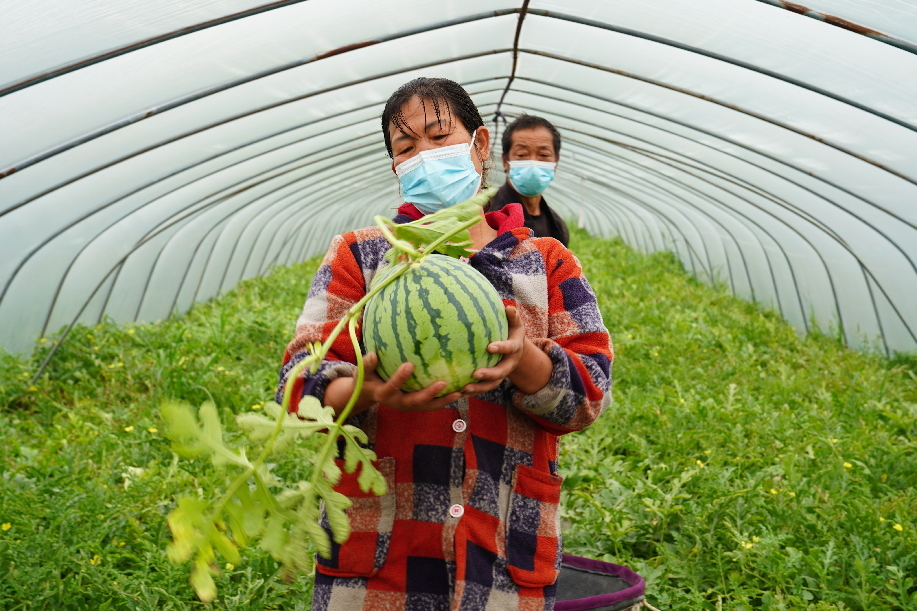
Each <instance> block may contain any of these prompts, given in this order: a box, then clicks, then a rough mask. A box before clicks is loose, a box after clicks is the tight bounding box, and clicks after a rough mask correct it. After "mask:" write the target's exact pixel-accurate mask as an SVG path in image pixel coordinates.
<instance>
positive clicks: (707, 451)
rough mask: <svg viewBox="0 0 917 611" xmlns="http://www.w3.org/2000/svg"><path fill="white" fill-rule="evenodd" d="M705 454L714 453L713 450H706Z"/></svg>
mask: <svg viewBox="0 0 917 611" xmlns="http://www.w3.org/2000/svg"><path fill="white" fill-rule="evenodd" d="M704 454H713V450H704Z"/></svg>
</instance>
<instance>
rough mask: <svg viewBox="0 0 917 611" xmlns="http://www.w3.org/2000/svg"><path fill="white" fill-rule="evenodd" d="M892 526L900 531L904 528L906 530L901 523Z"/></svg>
mask: <svg viewBox="0 0 917 611" xmlns="http://www.w3.org/2000/svg"><path fill="white" fill-rule="evenodd" d="M892 528H894V529H895V530H897V531H898V532H901V531H902V530H904V527H903V526H901V525H900V524H895V525H894V526H892Z"/></svg>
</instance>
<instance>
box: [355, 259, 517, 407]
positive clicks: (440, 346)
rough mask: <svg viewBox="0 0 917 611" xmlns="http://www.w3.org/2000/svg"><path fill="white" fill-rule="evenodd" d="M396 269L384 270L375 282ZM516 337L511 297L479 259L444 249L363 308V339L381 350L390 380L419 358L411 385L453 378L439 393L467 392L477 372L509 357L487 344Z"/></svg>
mask: <svg viewBox="0 0 917 611" xmlns="http://www.w3.org/2000/svg"><path fill="white" fill-rule="evenodd" d="M390 269H392V268H390ZM390 274H391V272H390V271H388V270H386V271H383V272H381V273H380V274H379V275H377V277H376V279H374V281H373V285H374V286H376V285H378V283H380V282H384V281H385V279H386V278H387V277H388V276H389V275H390ZM508 335H509V324H508V323H507V320H506V311H505V310H504V308H503V300H502V299H500V295H499V294H498V293H497V291H496V289H495V288H494V287H493V285H491V284H490V282H488V280H487V278H485V277H484V276H483V275H482V274H481V273H480V272H479V271H477V270H476V269H474V268H473V267H471V265H469V264H467V263H463V262H462V261H459V260H458V259H453V258H452V257H447V256H444V255H431V256H429V257H427V258H426V259H425V260H424V261H423V262H422V263H420V264H419V265H416V266H413V267H411V268H410V269H409V270H408V271H407V272H405V273H404V274H403V275H401V276H400V277H398V278H396V279H395V280H394V281H393V282H391V284H389V285H388V286H386V287H385V288H384V289H382V290H381V291H380V292H379V293H378V294H376V295H375V296H374V297H373V298H372V299H370V301H369V303H367V304H366V309H365V310H364V311H363V342H364V345H365V347H366V351H367V352H373V351H374V352H376V354H377V355H378V357H379V365H378V367H377V368H376V372H377V373H378V374H379V375H380V376H381V377H382V379H384V380H387V379H389V378H390V377H391V376H392V375H393V374H394V373H395V370H396V369H398V367H399V365H401V363H408V362H409V363H413V364H414V372H413V373H412V374H411V377H410V378H409V379H408V381H407V382H406V383H405V384H404V386H402V389H403V390H405V391H415V390H421V389H423V388H426V387H427V386H429V385H430V384H432V383H433V382H436V381H438V380H442V381H445V382H446V388H445V389H443V391H442V392H441V393H440V395H439V396H443V395H446V394H449V393H450V392H454V391H456V390H461V389H462V387H464V386H465V385H466V384H469V383H471V382H474V381H475V380H474V378H472V377H471V374H472V373H474V371H475V370H477V369H479V368H482V367H493V366H494V365H496V364H497V363H498V362H499V361H500V359H501V358H502V356H503V355H502V354H491V353H489V352H487V345H488V344H490V343H491V342H495V341H501V340H505V339H506V338H507V337H508Z"/></svg>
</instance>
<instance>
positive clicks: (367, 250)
mask: <svg viewBox="0 0 917 611" xmlns="http://www.w3.org/2000/svg"><path fill="white" fill-rule="evenodd" d="M382 128H383V137H384V140H385V144H386V148H387V149H388V152H389V155H390V156H391V158H392V169H393V171H394V172H395V174H396V175H397V176H398V178H399V181H400V183H401V189H402V193H403V194H404V197H405V200H406V202H407V203H405V204H404V205H403V206H401V207H400V208H399V210H398V212H399V215H398V217H396V219H395V221H396V222H409V221H411V220H416V219H419V218H422V217H423V216H424V215H425V214H430V213H432V212H435V211H437V210H439V209H442V208H444V207H448V206H451V205H454V204H457V203H460V202H462V201H465V200H466V199H468V198H470V197H472V196H473V195H474V194H475V193H476V192H477V191H478V190H479V189H480V188H481V185H482V184H483V183H484V177H485V176H486V172H487V168H488V163H487V162H488V159H489V156H490V134H489V132H488V130H487V128H486V127H484V122H483V120H482V119H481V116H480V113H479V112H478V110H477V108H476V107H475V106H474V103H473V102H472V101H471V98H470V97H469V96H468V94H467V93H466V92H465V91H464V89H462V88H461V86H459V85H458V84H457V83H454V82H452V81H449V80H446V79H433V78H419V79H415V80H413V81H411V82H409V83H407V84H405V85H404V86H402V87H401V88H399V89H398V90H397V91H396V92H395V93H394V94H392V96H391V98H389V101H388V103H387V104H386V107H385V110H384V111H383V114H382ZM523 222H524V215H523V212H522V207H521V206H520V205H518V204H511V205H508V206H506V207H505V208H503V209H502V210H500V211H499V212H495V213H490V214H487V215H483V213H482V218H481V221H480V222H479V223H478V224H476V225H474V226H472V227H471V229H470V230H469V232H470V234H471V238H472V241H473V243H474V249H476V250H477V251H478V252H477V253H475V254H474V255H473V256H471V257H470V258H469V260H468V263H469V264H470V265H471V266H472V267H474V268H475V269H476V270H477V271H479V272H480V273H481V274H483V275H484V276H485V277H486V278H487V279H488V280H489V281H490V283H491V284H493V286H494V287H495V288H496V290H497V292H498V293H499V294H500V297H501V298H502V299H503V302H504V304H506V306H507V307H506V313H507V319H508V321H509V337H508V339H506V340H505V341H497V342H493V343H491V344H490V345H489V346H488V351H489V352H491V353H494V354H502V355H503V356H502V358H501V360H500V361H499V363H497V364H496V365H495V366H494V367H490V368H483V369H479V370H477V371H476V372H475V375H474V377H475V378H476V380H477V381H476V382H474V383H472V384H468V385H466V386H465V387H463V388H462V389H461V390H459V391H455V392H451V393H449V394H446V395H445V396H443V397H439V398H437V395H438V394H440V393H441V392H442V391H443V390H444V389H445V387H446V384H445V382H435V383H433V384H431V385H430V386H429V387H427V388H425V389H422V390H419V391H415V392H405V391H404V390H403V389H402V386H403V384H404V383H405V382H406V381H407V379H408V378H409V377H410V375H411V372H412V365H411V364H409V363H405V364H403V365H402V366H401V367H399V368H398V369H397V371H395V373H394V374H393V375H391V376H390V377H389V379H388V380H387V381H386V380H383V379H382V378H381V377H379V376H378V375H376V374H375V373H373V372H372V370H373V369H375V367H376V364H377V362H378V359H377V358H376V356H375V355H374V354H369V355H367V356H366V358H365V361H364V363H365V365H366V368H367V375H366V379H365V381H364V385H363V388H362V390H361V394H360V398H359V401H358V403H357V407H356V409H355V413H356V415H354V416H352V417H351V418H350V420H349V422H350V423H351V424H353V425H355V426H358V427H360V428H361V429H363V430H364V431H365V432H366V434H367V436H368V438H369V447H370V448H371V449H372V450H373V451H375V453H376V455H377V456H378V457H379V460H378V468H379V470H380V471H381V472H382V473H383V474H384V475H385V477H386V480H387V483H388V494H387V495H385V496H382V497H373V496H372V495H370V494H365V493H362V492H361V491H360V489H359V486H358V485H357V483H356V479H357V474H356V473H355V474H352V475H349V474H344V476H343V477H342V480H341V483H340V484H339V485H338V486H337V487H336V489H337V490H338V491H340V492H342V493H344V494H346V495H347V496H349V497H351V499H352V500H353V501H354V505H353V506H352V507H351V508H350V509H349V510H348V511H347V513H348V517H349V519H350V522H351V526H352V534H351V536H350V538H349V539H348V540H347V541H346V542H345V543H344V544H342V545H337V544H334V547H333V552H332V557H331V558H322V557H319V558H318V559H317V574H316V580H315V590H314V597H313V603H312V608H313V609H321V610H326V609H327V610H331V611H338V610H340V611H361V610H364V611H379V610H388V609H391V610H396V609H404V610H408V611H410V610H417V611H421V610H422V611H440V610H442V611H459V610H467V611H478V610H481V611H484V610H485V609H487V610H490V609H494V610H499V611H512V610H517V609H518V610H523V609H539V610H545V609H552V608H553V605H554V593H555V589H556V586H555V580H556V577H557V572H558V569H559V567H560V555H561V544H560V529H559V514H558V509H559V500H560V485H561V481H562V480H561V478H560V477H559V476H558V474H557V453H558V437H559V436H560V435H562V434H565V433H569V432H573V431H578V430H582V429H584V428H586V427H587V426H589V425H590V424H592V422H594V421H595V419H596V418H597V417H598V416H599V415H600V414H601V413H602V411H604V409H605V408H606V407H607V406H608V404H609V402H610V385H611V361H612V359H613V354H612V350H611V344H610V340H609V336H608V332H607V330H606V329H605V326H604V325H603V323H602V318H601V315H600V313H599V310H598V306H597V304H596V300H595V295H594V294H593V292H592V290H591V288H590V287H589V283H588V282H587V281H586V279H585V277H584V276H583V274H582V270H581V268H580V266H579V262H578V261H577V260H576V258H575V257H574V256H573V254H572V253H571V252H570V251H569V250H567V249H566V248H565V247H564V246H563V245H562V244H561V243H560V242H558V241H556V240H554V239H552V238H534V237H532V233H531V230H529V229H527V228H525V227H524V226H523ZM388 247H389V244H388V242H387V241H386V240H385V238H384V237H383V236H382V234H381V232H380V231H379V230H378V229H376V228H370V229H361V230H358V231H354V232H350V233H347V234H344V235H342V236H337V237H336V238H335V239H334V240H333V241H332V243H331V246H330V248H329V250H328V254H327V255H326V256H325V259H324V261H323V262H322V265H321V267H320V269H319V271H318V273H317V274H316V276H315V279H314V280H313V283H312V287H311V289H310V291H309V298H308V299H307V301H306V304H305V306H304V308H303V312H302V315H301V316H300V318H299V321H298V323H297V329H296V338H295V339H294V340H293V341H292V342H291V343H290V345H289V346H288V347H287V350H286V353H285V355H284V367H283V369H282V372H281V380H280V382H281V386H280V387H281V389H282V388H283V386H284V385H285V384H286V382H287V379H286V378H287V374H288V373H289V371H290V370H291V369H292V367H293V365H294V364H295V363H296V362H298V361H299V360H301V359H302V358H304V357H305V355H306V354H308V352H307V349H308V346H309V345H310V344H311V343H312V342H316V341H319V342H320V341H324V340H325V338H326V337H327V335H328V334H329V333H330V331H331V330H332V329H333V328H334V326H335V325H336V324H337V322H338V321H339V320H340V319H341V317H342V315H343V314H344V312H346V311H347V309H348V308H350V307H351V306H352V305H353V304H354V303H356V302H357V301H358V300H359V299H360V298H361V297H363V295H365V294H366V292H367V287H368V286H369V285H370V282H371V281H372V279H373V277H374V276H375V274H376V273H377V272H378V271H379V270H380V269H381V268H383V267H384V266H386V265H387V261H385V260H384V259H383V255H384V253H385V251H386V250H388ZM329 356H330V357H331V358H329V359H327V360H325V361H324V362H323V363H322V365H321V367H319V369H318V370H317V371H316V372H315V373H309V372H306V373H305V374H304V375H303V376H302V377H301V378H299V379H297V380H294V381H292V383H293V384H294V388H293V393H294V395H293V396H294V397H297V396H302V395H304V394H309V395H313V396H315V397H317V398H318V399H319V400H321V401H323V403H324V404H325V405H330V406H332V407H334V408H335V409H337V410H340V409H341V408H343V407H344V405H345V404H346V402H347V400H348V398H349V397H350V395H351V394H352V392H353V390H354V387H355V379H354V375H355V369H356V366H355V365H354V363H355V362H356V355H355V354H354V352H353V347H352V345H351V342H350V340H349V338H347V337H346V336H341V337H339V338H338V340H337V341H336V342H335V344H334V346H333V349H332V350H331V352H330V353H329ZM357 412H358V413H357Z"/></svg>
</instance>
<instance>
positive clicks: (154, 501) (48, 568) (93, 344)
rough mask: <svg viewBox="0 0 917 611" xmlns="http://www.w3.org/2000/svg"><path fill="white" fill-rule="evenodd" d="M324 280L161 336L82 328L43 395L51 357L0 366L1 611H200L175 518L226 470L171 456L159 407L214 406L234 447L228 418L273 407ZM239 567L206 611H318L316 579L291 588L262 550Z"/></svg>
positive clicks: (269, 294)
mask: <svg viewBox="0 0 917 611" xmlns="http://www.w3.org/2000/svg"><path fill="white" fill-rule="evenodd" d="M317 267H318V261H317V260H314V261H310V262H308V263H305V264H301V265H297V266H294V267H290V268H278V269H277V270H275V271H274V273H273V274H272V275H271V276H270V277H269V278H257V279H252V280H248V281H246V282H244V283H242V284H240V285H239V286H238V287H237V288H236V289H234V290H233V291H232V293H231V294H229V295H226V296H225V297H223V298H220V299H218V300H215V301H213V302H211V303H208V304H204V305H200V306H196V307H195V309H194V310H192V311H191V312H189V313H188V314H187V315H185V316H184V317H181V318H177V317H176V318H172V319H170V320H167V321H164V322H162V323H156V324H144V325H127V326H120V325H116V324H114V323H113V322H111V321H105V322H103V323H102V324H99V325H96V326H93V327H76V328H75V329H74V330H73V332H72V333H71V335H70V337H69V338H68V340H67V342H66V343H64V344H63V346H62V347H61V349H60V350H59V352H58V354H57V355H56V356H55V357H54V360H52V361H51V365H50V368H49V369H48V371H47V373H46V375H44V376H43V377H42V378H41V379H40V380H39V381H38V382H37V383H36V384H35V388H34V390H30V388H29V386H30V385H29V380H30V378H31V375H32V374H33V373H34V371H35V370H36V369H37V366H38V364H39V363H40V362H41V360H42V359H43V358H44V356H45V354H46V351H47V350H48V347H49V346H50V345H51V343H52V341H51V340H50V339H49V340H47V341H44V342H40V343H39V344H38V346H37V349H36V353H35V355H33V356H32V357H31V358H29V359H27V360H19V359H16V358H13V357H11V356H9V355H2V354H0V440H2V443H0V524H9V529H8V530H0V570H2V572H3V574H4V578H3V579H0V609H4V610H24V609H29V610H33V609H35V610H38V609H43V610H48V611H58V610H63V611H69V610H92V611H96V610H97V609H103V608H107V609H110V610H119V611H120V610H132V611H133V610H154V609H157V610H158V609H167V610H178V609H182V610H184V609H193V608H204V607H205V605H204V604H203V603H201V602H200V601H198V599H197V597H196V596H195V593H194V590H193V589H192V587H191V585H190V584H189V583H188V568H187V566H176V565H173V564H172V563H171V562H170V561H169V560H168V558H167V554H166V545H167V543H168V542H169V540H170V532H169V527H168V524H167V520H166V516H167V514H168V513H169V512H170V511H171V510H172V509H174V508H175V507H176V506H177V502H178V499H180V498H183V497H184V496H187V495H188V493H189V492H192V493H193V494H194V495H195V496H196V494H197V493H196V492H194V491H196V490H197V489H198V488H200V489H201V491H202V492H203V490H205V489H212V488H211V486H212V483H211V482H217V481H222V479H223V478H224V477H225V467H221V468H216V467H214V466H213V464H212V462H211V461H209V460H195V461H185V460H179V459H178V458H177V457H176V456H175V455H173V454H172V452H171V450H170V448H169V444H168V442H167V441H166V440H165V439H164V438H163V434H162V431H163V430H164V429H165V426H164V423H163V422H162V421H161V419H160V416H159V406H160V405H161V404H162V403H164V402H167V401H169V400H170V399H183V400H186V401H189V402H192V403H194V404H196V405H200V404H201V403H203V402H205V401H210V400H212V401H213V403H214V404H215V405H218V406H219V408H218V413H219V416H220V419H221V420H222V421H223V422H224V423H232V426H227V427H226V430H224V434H223V438H224V440H225V441H226V443H227V444H235V443H237V442H238V441H239V440H240V434H241V433H240V431H239V430H238V428H236V427H235V426H234V420H233V419H234V417H235V415H236V414H239V413H243V412H248V411H250V410H251V408H252V406H253V405H255V406H257V407H258V408H259V409H263V407H262V406H263V404H264V401H263V399H265V398H269V397H273V393H274V390H275V388H276V385H277V369H278V365H279V362H280V359H281V356H282V352H283V348H284V346H285V345H286V343H287V342H288V341H289V340H290V334H291V332H292V329H293V328H294V325H295V322H296V316H297V315H298V313H299V311H300V310H301V309H302V302H303V299H304V297H305V295H306V293H307V292H308V289H309V284H310V283H311V281H312V275H313V274H314V272H315V270H316V269H317ZM300 443H301V444H302V445H304V446H307V447H311V448H313V450H312V451H314V450H315V449H316V448H317V447H318V444H317V443H316V440H313V439H311V438H310V439H307V440H304V441H302V442H300ZM272 463H274V464H273V466H272V469H271V471H272V473H273V474H274V475H275V476H276V477H277V478H278V479H281V480H283V481H290V482H296V481H300V480H305V479H308V478H309V477H310V476H311V474H312V466H311V464H310V463H308V462H307V461H306V462H304V461H302V460H300V459H298V458H297V456H296V455H295V454H291V453H283V454H277V455H275V456H274V457H273V458H272ZM199 498H200V497H199ZM229 524H230V525H231V523H229ZM304 544H305V545H307V546H308V541H304ZM241 556H242V560H243V563H242V564H241V565H239V564H236V563H233V565H227V564H226V563H227V562H229V561H227V560H223V561H222V562H221V563H220V564H219V567H220V574H219V575H217V576H213V579H214V581H215V583H216V585H217V587H218V589H219V590H220V592H221V596H220V597H219V599H218V600H216V601H215V602H214V603H213V604H212V605H210V608H215V609H227V610H229V609H232V610H246V611H255V610H259V611H260V610H261V609H288V610H294V609H308V608H309V600H310V597H311V589H312V582H311V578H309V577H307V576H301V575H299V576H296V577H294V578H293V579H292V581H289V582H287V581H285V580H284V573H283V571H282V564H281V563H279V562H277V561H276V560H274V559H273V557H272V556H271V554H270V553H268V552H266V551H264V550H263V549H261V548H260V547H256V546H253V547H247V548H246V549H244V550H242V552H241ZM227 567H230V568H227Z"/></svg>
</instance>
